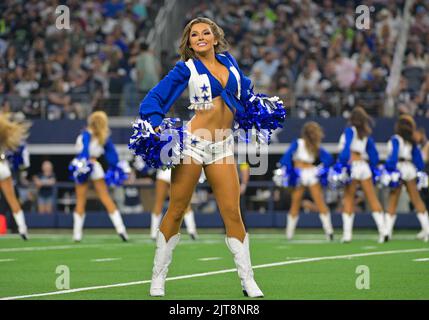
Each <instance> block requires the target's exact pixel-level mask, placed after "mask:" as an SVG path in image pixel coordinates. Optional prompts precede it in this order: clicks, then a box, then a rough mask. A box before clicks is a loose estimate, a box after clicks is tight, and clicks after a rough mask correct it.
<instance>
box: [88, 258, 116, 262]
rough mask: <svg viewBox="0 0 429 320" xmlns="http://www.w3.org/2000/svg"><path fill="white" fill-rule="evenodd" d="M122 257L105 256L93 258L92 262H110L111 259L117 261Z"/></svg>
mask: <svg viewBox="0 0 429 320" xmlns="http://www.w3.org/2000/svg"><path fill="white" fill-rule="evenodd" d="M121 259H122V258H103V259H92V260H91V261H92V262H109V261H116V260H121Z"/></svg>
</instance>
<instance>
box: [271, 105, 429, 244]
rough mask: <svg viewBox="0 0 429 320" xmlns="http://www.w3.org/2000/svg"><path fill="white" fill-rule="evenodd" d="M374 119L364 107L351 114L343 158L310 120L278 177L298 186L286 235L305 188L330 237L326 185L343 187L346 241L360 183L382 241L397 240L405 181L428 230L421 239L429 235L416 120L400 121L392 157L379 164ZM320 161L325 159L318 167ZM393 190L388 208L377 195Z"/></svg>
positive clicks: (294, 189) (284, 183)
mask: <svg viewBox="0 0 429 320" xmlns="http://www.w3.org/2000/svg"><path fill="white" fill-rule="evenodd" d="M371 124H372V120H371V119H370V117H369V116H368V114H367V113H366V112H365V110H364V109H363V108H361V107H356V108H355V109H354V110H353V111H352V113H351V116H350V119H349V126H348V127H346V128H345V130H344V132H343V133H342V135H341V137H340V140H339V143H338V152H339V155H338V159H337V161H336V162H334V158H333V157H332V156H331V155H330V154H329V153H328V152H327V151H326V150H324V149H323V148H321V147H320V143H321V141H322V138H323V130H322V128H321V127H320V126H319V125H318V124H317V123H316V122H307V123H306V124H305V125H304V126H303V128H302V133H301V137H300V138H299V139H296V140H295V141H293V142H292V143H291V145H290V147H289V149H288V150H287V151H286V153H285V154H284V155H283V157H282V158H281V160H280V164H279V165H280V166H281V167H280V168H279V169H277V170H275V172H274V177H273V180H274V181H275V183H276V184H277V185H278V186H283V187H291V188H292V197H291V198H292V203H291V208H290V211H289V215H288V218H287V226H286V236H287V238H288V239H291V238H292V237H293V235H294V231H295V228H296V225H297V222H298V217H299V210H300V206H301V201H302V197H303V194H304V191H305V188H308V189H309V191H310V195H311V197H312V198H313V200H314V203H315V205H316V206H317V208H318V211H319V213H320V214H319V216H320V220H321V222H322V226H323V229H324V231H325V234H326V236H327V238H328V239H329V240H332V239H333V228H332V223H331V217H330V212H329V209H328V207H327V205H326V203H325V201H324V196H323V190H322V188H323V187H330V188H343V189H344V198H343V213H342V220H343V236H342V241H343V242H350V241H351V240H352V231H353V221H354V216H355V213H354V199H355V193H356V189H357V187H358V186H359V185H360V186H361V188H362V190H363V192H364V193H365V196H366V199H367V200H368V203H369V206H370V208H371V211H372V217H373V218H374V221H375V223H376V225H377V229H378V233H379V239H378V241H379V242H380V243H383V242H386V241H388V240H390V239H392V233H393V229H394V225H395V220H396V209H397V205H398V201H399V197H400V194H401V189H402V186H403V185H405V187H406V190H407V192H408V194H409V197H410V200H411V202H412V204H413V206H414V208H415V210H416V212H417V218H418V220H419V222H420V224H421V227H422V230H421V232H420V233H419V234H418V235H417V237H418V238H420V239H422V240H423V241H425V242H427V241H428V239H429V218H428V212H427V208H426V206H425V204H424V202H423V201H422V199H421V196H420V193H419V190H420V189H422V188H427V187H428V177H427V174H426V173H425V172H424V171H423V170H424V166H425V165H424V161H423V157H422V153H421V150H420V149H419V146H418V145H417V143H416V139H415V136H416V124H415V122H414V119H413V118H412V117H411V116H408V115H403V116H400V117H399V118H398V120H397V122H396V125H395V134H394V135H393V136H392V137H391V138H390V140H389V141H388V157H387V159H386V162H385V163H384V164H379V156H378V152H377V149H376V147H375V143H374V140H373V139H372V138H371ZM316 163H320V164H318V165H316ZM377 185H378V186H381V187H387V188H390V192H389V199H388V202H387V208H386V210H384V209H383V207H382V205H381V203H380V201H379V199H378V198H377V194H376V190H375V187H376V186H377Z"/></svg>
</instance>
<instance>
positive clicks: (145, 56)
mask: <svg viewBox="0 0 429 320" xmlns="http://www.w3.org/2000/svg"><path fill="white" fill-rule="evenodd" d="M136 69H137V83H138V85H137V88H138V90H139V92H140V93H146V92H148V91H149V90H150V89H152V88H153V87H154V86H155V85H156V84H157V83H158V82H159V80H160V74H161V65H160V63H159V61H158V59H157V58H156V57H155V55H154V53H153V52H152V50H150V49H149V46H148V45H147V44H146V43H142V44H141V45H140V54H139V55H138V57H137V60H136Z"/></svg>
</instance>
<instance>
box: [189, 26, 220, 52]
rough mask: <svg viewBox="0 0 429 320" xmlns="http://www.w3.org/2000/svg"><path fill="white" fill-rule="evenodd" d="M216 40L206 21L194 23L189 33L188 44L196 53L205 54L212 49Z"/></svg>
mask: <svg viewBox="0 0 429 320" xmlns="http://www.w3.org/2000/svg"><path fill="white" fill-rule="evenodd" d="M217 43H218V40H217V39H216V38H215V36H214V34H213V31H212V30H211V28H210V26H209V25H208V24H206V23H196V24H194V25H193V26H192V28H191V31H190V33H189V46H190V47H191V49H192V50H194V52H195V53H196V54H197V55H205V54H207V53H208V52H210V51H214V46H215V45H217Z"/></svg>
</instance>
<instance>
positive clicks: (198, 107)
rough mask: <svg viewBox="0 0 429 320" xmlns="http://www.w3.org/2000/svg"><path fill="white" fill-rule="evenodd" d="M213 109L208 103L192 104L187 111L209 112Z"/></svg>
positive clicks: (210, 103) (211, 104)
mask: <svg viewBox="0 0 429 320" xmlns="http://www.w3.org/2000/svg"><path fill="white" fill-rule="evenodd" d="M213 107H214V105H213V103H212V102H208V103H192V104H191V105H190V106H189V107H188V109H189V110H210V109H212V108H213Z"/></svg>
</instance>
